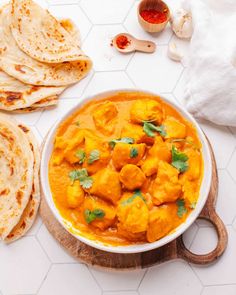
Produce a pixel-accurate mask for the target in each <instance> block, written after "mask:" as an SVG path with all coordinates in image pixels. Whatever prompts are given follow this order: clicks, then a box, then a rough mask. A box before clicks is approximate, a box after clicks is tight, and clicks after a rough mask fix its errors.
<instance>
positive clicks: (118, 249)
mask: <svg viewBox="0 0 236 295" xmlns="http://www.w3.org/2000/svg"><path fill="white" fill-rule="evenodd" d="M134 91H135V92H137V91H138V92H146V93H148V94H153V95H156V94H155V93H151V92H149V91H145V90H136V89H134V90H130V89H118V90H113V91H107V92H102V93H100V94H98V95H93V96H91V97H87V98H85V99H82V100H81V101H80V102H79V103H78V105H77V106H75V107H73V108H72V109H71V110H70V111H69V112H67V113H66V114H65V115H64V116H63V117H62V118H61V119H60V120H58V121H57V122H56V123H55V125H54V126H53V127H52V129H51V130H50V132H49V133H48V135H47V138H46V140H45V142H44V146H43V150H42V160H41V172H40V179H41V187H42V192H43V194H44V196H45V198H46V201H47V203H48V205H49V207H50V209H51V211H52V212H53V214H54V216H55V218H56V219H57V220H58V221H59V222H60V223H61V225H62V226H63V227H64V228H65V229H66V230H67V231H69V232H70V233H71V231H70V230H69V227H68V225H66V222H65V221H64V220H63V218H62V216H61V215H60V213H59V211H58V210H57V208H56V206H55V204H54V201H53V198H52V194H51V190H50V185H49V180H48V163H49V160H50V157H51V153H52V150H53V143H54V137H55V133H56V131H57V128H58V126H59V125H60V123H61V122H62V121H64V120H65V119H66V118H67V117H68V116H70V115H72V114H73V113H74V112H75V111H76V110H77V109H79V108H80V107H81V106H82V105H83V104H84V103H86V102H88V101H90V100H92V99H93V100H95V99H96V100H99V99H104V98H106V97H109V96H111V95H114V94H115V93H117V92H118V93H120V92H134ZM161 98H162V99H163V101H165V102H167V103H168V104H170V105H171V106H173V107H174V108H175V109H176V110H177V111H178V112H179V113H180V114H181V115H182V116H183V117H184V118H186V119H187V120H188V121H190V122H191V123H192V124H193V125H194V126H195V128H196V130H197V133H198V137H199V139H200V141H201V143H202V153H203V161H204V175H203V179H202V185H201V189H200V195H199V198H198V202H197V205H196V208H195V209H194V210H193V211H192V212H191V213H190V215H189V216H188V217H187V219H186V221H185V222H184V223H182V224H181V225H180V226H179V227H178V228H176V229H175V231H174V232H172V233H171V234H169V235H167V236H165V237H163V238H162V239H160V240H158V241H156V242H153V243H144V244H137V245H130V246H111V245H104V244H102V243H101V242H98V241H95V240H90V239H87V238H85V237H83V236H81V235H79V234H74V233H71V234H72V235H73V236H75V237H76V238H77V239H78V240H80V241H81V242H83V243H85V244H87V245H89V246H91V247H94V248H97V249H100V250H103V251H107V252H113V253H123V254H129V253H139V252H145V251H149V250H152V249H156V248H159V247H161V246H163V245H166V244H168V243H170V242H171V241H173V240H174V239H176V238H178V237H179V236H180V235H181V234H183V232H184V231H186V230H187V229H188V228H189V227H190V226H191V224H192V223H193V222H194V221H195V220H196V219H197V217H198V215H199V214H200V212H201V211H202V209H203V207H204V205H205V203H206V201H207V197H208V194H209V191H210V186H211V178H212V161H211V153H210V149H209V145H208V142H207V139H206V137H205V135H204V133H203V132H202V130H201V128H200V127H199V125H198V123H197V122H196V121H195V119H194V118H193V117H192V116H191V115H190V114H189V113H188V112H187V111H186V110H185V109H184V108H183V107H182V106H180V105H177V104H176V103H173V102H172V101H170V100H169V99H167V98H165V97H163V96H161Z"/></svg>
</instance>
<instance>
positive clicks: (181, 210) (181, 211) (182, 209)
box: [176, 199, 187, 218]
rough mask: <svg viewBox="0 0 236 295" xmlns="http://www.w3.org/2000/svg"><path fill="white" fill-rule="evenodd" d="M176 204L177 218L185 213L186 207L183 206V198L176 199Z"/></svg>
mask: <svg viewBox="0 0 236 295" xmlns="http://www.w3.org/2000/svg"><path fill="white" fill-rule="evenodd" d="M176 204H177V206H178V210H177V215H178V217H179V218H182V217H183V216H184V214H185V213H187V209H186V207H185V202H184V200H183V199H181V200H177V201H176Z"/></svg>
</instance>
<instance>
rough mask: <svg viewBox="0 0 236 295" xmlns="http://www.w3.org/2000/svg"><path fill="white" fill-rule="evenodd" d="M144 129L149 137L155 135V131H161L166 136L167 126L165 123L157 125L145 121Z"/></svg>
mask: <svg viewBox="0 0 236 295" xmlns="http://www.w3.org/2000/svg"><path fill="white" fill-rule="evenodd" d="M143 131H144V132H145V133H146V134H147V136H149V137H155V132H154V131H156V132H159V133H160V135H161V136H163V137H164V136H166V131H165V127H164V126H163V125H161V126H156V125H154V124H152V123H150V122H144V123H143Z"/></svg>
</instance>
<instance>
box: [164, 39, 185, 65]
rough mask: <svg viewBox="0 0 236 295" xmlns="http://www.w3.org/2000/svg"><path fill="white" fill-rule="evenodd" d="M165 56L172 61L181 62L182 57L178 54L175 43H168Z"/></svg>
mask: <svg viewBox="0 0 236 295" xmlns="http://www.w3.org/2000/svg"><path fill="white" fill-rule="evenodd" d="M167 54H168V56H169V58H170V59H173V60H175V61H181V59H182V57H183V55H182V54H181V53H180V52H179V50H178V48H177V45H176V44H175V42H170V43H169V46H168V51H167Z"/></svg>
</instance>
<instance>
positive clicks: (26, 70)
mask: <svg viewBox="0 0 236 295" xmlns="http://www.w3.org/2000/svg"><path fill="white" fill-rule="evenodd" d="M10 22H11V20H10V6H9V5H7V6H4V7H3V8H2V11H1V14H0V40H1V42H0V68H1V69H2V70H3V71H4V72H6V73H7V74H8V75H10V76H12V77H14V78H16V79H18V80H20V81H22V82H23V83H26V84H32V85H42V86H66V85H70V84H73V83H76V82H78V81H80V80H81V79H82V78H84V77H85V76H86V75H87V73H88V72H89V71H90V69H91V67H92V62H91V60H90V59H89V58H88V57H87V56H85V55H82V53H81V56H80V57H79V59H78V60H77V61H74V62H63V63H57V64H48V63H42V62H39V61H37V60H35V59H33V58H31V57H30V56H29V55H27V54H26V53H25V52H23V51H22V50H21V49H20V48H19V47H18V45H17V43H16V41H15V39H14V38H13V36H12V33H11V29H10ZM60 26H61V25H60ZM61 27H62V26H61ZM62 28H63V27H62ZM67 34H69V33H68V32H67ZM76 42H77V41H75V43H76Z"/></svg>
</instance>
